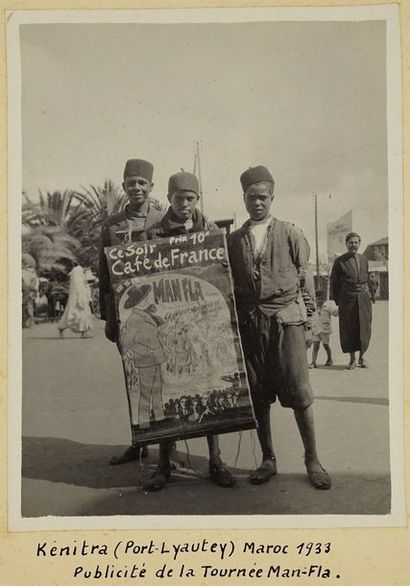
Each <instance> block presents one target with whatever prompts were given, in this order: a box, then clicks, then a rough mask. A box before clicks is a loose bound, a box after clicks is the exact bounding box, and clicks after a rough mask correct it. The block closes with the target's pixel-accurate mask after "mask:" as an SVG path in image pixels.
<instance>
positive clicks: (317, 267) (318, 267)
mask: <svg viewBox="0 0 410 586" xmlns="http://www.w3.org/2000/svg"><path fill="white" fill-rule="evenodd" d="M314 197H315V242H316V275H317V276H316V286H315V288H316V289H319V288H320V266H319V230H318V219H317V195H316V193H315V194H314Z"/></svg>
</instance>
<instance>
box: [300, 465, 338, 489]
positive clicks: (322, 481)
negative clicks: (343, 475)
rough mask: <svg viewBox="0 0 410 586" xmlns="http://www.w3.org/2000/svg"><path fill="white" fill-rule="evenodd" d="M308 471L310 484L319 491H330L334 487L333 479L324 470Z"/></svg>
mask: <svg viewBox="0 0 410 586" xmlns="http://www.w3.org/2000/svg"><path fill="white" fill-rule="evenodd" d="M306 470H307V474H308V477H309V482H310V484H311V485H312V486H314V487H315V488H317V489H319V490H329V488H331V487H332V479H331V478H330V476H329V474H328V473H327V472H326V470H325V469H324V468H322V466H321V470H308V469H306Z"/></svg>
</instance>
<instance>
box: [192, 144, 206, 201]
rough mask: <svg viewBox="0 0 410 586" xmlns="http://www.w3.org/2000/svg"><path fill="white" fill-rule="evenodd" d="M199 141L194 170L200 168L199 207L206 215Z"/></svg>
mask: <svg viewBox="0 0 410 586" xmlns="http://www.w3.org/2000/svg"><path fill="white" fill-rule="evenodd" d="M199 148H200V147H199V141H197V142H196V153H195V160H194V169H195V171H196V168H197V167H198V183H199V207H200V210H201V212H202V213H204V210H205V205H204V194H203V191H202V176H201V159H200V158H199ZM195 171H194V173H195Z"/></svg>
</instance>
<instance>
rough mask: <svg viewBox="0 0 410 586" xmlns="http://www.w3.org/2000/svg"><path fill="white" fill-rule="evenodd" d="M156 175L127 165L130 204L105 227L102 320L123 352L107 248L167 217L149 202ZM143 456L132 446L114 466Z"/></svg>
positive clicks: (142, 164) (143, 166) (139, 164)
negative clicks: (153, 179)
mask: <svg viewBox="0 0 410 586" xmlns="http://www.w3.org/2000/svg"><path fill="white" fill-rule="evenodd" d="M153 172H154V167H153V165H152V163H150V162H149V161H144V160H143V159H130V160H129V161H127V162H126V164H125V169H124V182H123V184H122V187H123V189H124V192H125V194H126V196H127V198H128V203H127V204H126V206H125V207H124V209H123V210H121V211H120V212H118V213H116V214H112V215H111V216H109V217H108V218H107V219H106V220H105V222H104V224H103V226H102V233H101V248H100V267H99V280H100V310H101V319H104V320H105V335H106V337H107V338H108V340H110V341H111V342H115V343H117V346H118V348H119V349H120V344H119V331H118V323H117V318H116V315H115V303H114V294H113V291H112V288H111V284H110V275H109V271H108V263H107V259H106V256H105V254H104V247H105V246H114V245H116V244H126V243H129V242H136V241H138V240H141V239H145V238H146V230H147V229H148V228H149V227H150V226H152V225H153V224H155V223H156V222H158V221H159V220H160V219H161V217H162V216H163V212H162V211H160V210H158V209H156V208H155V207H154V206H153V205H152V204H151V203H150V201H149V199H148V198H149V195H150V193H151V190H152V188H153V186H154V184H153V182H152V177H153ZM139 454H140V448H139V446H131V447H129V448H128V449H127V450H126V451H125V452H124V453H123V454H122V455H121V456H118V457H117V456H115V457H114V458H112V459H111V461H110V463H111V464H124V463H125V462H130V461H131V460H135V459H138V457H139ZM146 455H147V448H143V453H142V456H143V457H145V456H146Z"/></svg>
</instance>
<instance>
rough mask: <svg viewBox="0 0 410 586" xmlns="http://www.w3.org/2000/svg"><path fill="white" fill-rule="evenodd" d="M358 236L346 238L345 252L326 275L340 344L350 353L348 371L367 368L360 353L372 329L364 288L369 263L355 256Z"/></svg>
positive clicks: (368, 295) (369, 303) (357, 255)
mask: <svg viewBox="0 0 410 586" xmlns="http://www.w3.org/2000/svg"><path fill="white" fill-rule="evenodd" d="M360 242H361V239H360V236H359V234H356V233H355V232H350V234H348V235H347V236H346V247H347V252H346V253H345V254H342V255H341V256H338V257H337V258H336V260H335V262H334V263H333V268H332V273H331V275H330V295H331V298H332V299H334V301H335V303H336V305H338V307H339V331H340V344H341V346H342V350H343V352H345V353H347V352H348V353H349V354H350V362H349V365H348V369H349V370H352V369H353V368H355V367H356V354H355V353H356V352H359V366H361V367H362V368H367V363H366V361H365V359H364V353H365V352H366V350H367V348H368V347H369V342H370V336H371V326H372V304H371V295H370V292H369V287H368V278H369V276H368V275H369V263H368V261H367V258H366V257H365V256H362V255H361V254H359V253H358V250H359V248H360Z"/></svg>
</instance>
